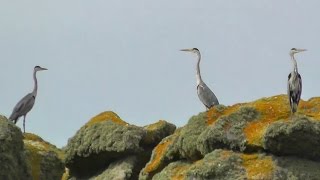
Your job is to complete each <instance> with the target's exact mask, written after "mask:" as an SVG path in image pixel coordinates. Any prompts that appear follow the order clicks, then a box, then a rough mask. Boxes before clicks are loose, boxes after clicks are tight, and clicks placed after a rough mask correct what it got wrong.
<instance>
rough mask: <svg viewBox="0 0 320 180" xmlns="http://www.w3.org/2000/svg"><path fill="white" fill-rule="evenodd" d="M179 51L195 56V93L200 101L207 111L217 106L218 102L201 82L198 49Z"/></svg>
mask: <svg viewBox="0 0 320 180" xmlns="http://www.w3.org/2000/svg"><path fill="white" fill-rule="evenodd" d="M181 51H187V52H191V53H194V54H196V55H197V58H198V62H197V67H196V71H197V74H196V78H197V93H198V96H199V99H200V101H201V102H202V103H203V104H204V105H205V106H206V108H207V109H210V108H211V107H212V106H215V105H218V104H219V101H218V99H217V97H216V96H215V95H214V93H213V92H212V91H211V90H210V89H209V87H208V86H207V85H206V84H205V83H204V82H203V80H202V78H201V74H200V60H201V54H200V51H199V49H197V48H192V49H181Z"/></svg>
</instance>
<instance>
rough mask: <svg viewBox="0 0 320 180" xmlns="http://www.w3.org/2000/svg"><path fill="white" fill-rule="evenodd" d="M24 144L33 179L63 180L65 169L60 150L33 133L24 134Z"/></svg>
mask: <svg viewBox="0 0 320 180" xmlns="http://www.w3.org/2000/svg"><path fill="white" fill-rule="evenodd" d="M23 142H24V147H25V154H26V157H27V158H26V162H27V164H28V166H29V168H30V169H31V175H32V179H35V180H36V179H46V180H50V179H52V180H56V179H61V177H62V174H63V173H64V169H65V168H64V163H63V161H64V154H63V152H62V151H61V150H60V149H58V148H56V147H55V146H54V145H52V144H50V143H48V142H46V141H44V140H43V139H42V138H40V137H39V136H37V135H34V134H31V133H25V134H24V139H23Z"/></svg>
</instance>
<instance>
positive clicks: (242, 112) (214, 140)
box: [139, 95, 320, 179]
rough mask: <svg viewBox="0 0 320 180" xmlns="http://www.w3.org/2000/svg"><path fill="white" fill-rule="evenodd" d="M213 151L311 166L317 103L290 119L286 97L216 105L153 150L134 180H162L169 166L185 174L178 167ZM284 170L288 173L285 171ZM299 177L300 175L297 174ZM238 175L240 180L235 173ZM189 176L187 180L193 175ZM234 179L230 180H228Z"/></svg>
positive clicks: (317, 145)
mask: <svg viewBox="0 0 320 180" xmlns="http://www.w3.org/2000/svg"><path fill="white" fill-rule="evenodd" d="M217 149H228V150H230V151H231V150H232V151H234V152H237V153H244V154H250V153H251V154H252V153H253V154H254V153H255V154H257V153H261V152H265V153H272V154H270V157H271V158H272V159H273V160H275V161H277V162H278V161H279V162H280V161H281V160H280V158H275V157H276V156H285V157H287V156H294V157H296V158H298V159H299V161H300V160H301V161H306V162H308V163H307V164H312V163H311V162H312V161H308V160H307V159H309V160H313V161H317V162H316V163H318V161H319V160H320V154H319V152H320V98H312V99H310V100H308V101H303V100H301V103H300V105H299V109H298V112H297V113H296V114H294V115H291V113H290V109H289V103H288V98H287V96H286V95H279V96H273V97H270V98H262V99H259V100H256V101H253V102H249V103H241V104H235V105H233V106H228V107H226V106H223V105H218V106H215V107H213V108H211V109H210V110H209V111H207V112H202V113H200V114H199V115H197V116H193V117H192V118H191V119H190V120H189V122H188V124H187V125H185V126H184V127H182V128H180V129H178V130H176V131H175V133H174V134H172V135H171V136H169V137H167V138H165V139H163V140H162V141H161V142H160V143H159V144H158V145H157V146H156V147H155V148H154V150H153V152H152V156H151V159H150V161H149V162H148V163H147V164H146V166H145V167H144V168H143V170H142V171H141V172H140V176H139V178H140V179H152V178H153V177H154V178H156V177H157V178H158V177H159V178H160V179H161V178H162V177H164V176H163V175H165V174H166V175H168V174H170V172H172V171H173V170H174V169H175V168H173V167H179V168H178V170H179V172H180V173H181V172H185V171H182V169H180V165H183V166H184V167H185V166H186V163H189V164H190V163H191V164H193V163H194V162H197V161H202V160H205V158H208V157H207V156H208V154H211V153H212V152H214V151H215V150H217ZM210 156H211V155H210ZM248 157H250V156H248ZM292 159H293V158H292ZM284 161H291V160H290V159H289V160H288V159H285V160H284ZM309 162H310V163H309ZM226 163H227V162H226ZM280 164H281V163H280ZM280 164H277V165H278V166H279V168H278V169H277V171H272V172H280V169H281V168H280V167H281V165H280ZM207 166H209V165H207ZM192 167H193V166H192ZM257 167H258V166H257ZM257 167H256V168H257ZM166 168H167V169H166ZM183 169H184V168H183ZM163 170H164V171H163ZM175 170H176V169H175ZM189 170H190V169H189ZM189 170H188V173H189V174H190V173H191V171H189ZM206 171H207V170H206ZM284 171H288V169H286V168H285V169H284ZM161 172H163V173H161ZM159 173H160V174H159ZM215 173H216V172H215ZM301 173H302V174H303V172H302V171H301ZM305 173H308V171H306V172H305ZM191 174H192V173H191ZM196 174H197V173H196ZM198 174H199V173H198ZM280 174H281V173H280ZM155 175H156V176H155ZM224 176H226V174H224ZM237 176H239V177H240V175H239V174H237ZM283 176H285V177H289V176H290V175H288V174H285V175H283ZM188 177H191V178H192V177H193V175H192V176H191V175H190V176H188ZM212 177H214V178H217V179H219V178H220V175H219V174H215V175H214V176H210V178H212ZM221 177H222V176H221ZM226 177H227V176H226ZM235 177H236V176H230V178H235ZM244 177H245V176H244ZM266 177H274V178H280V177H282V176H279V177H278V176H277V177H276V176H269V175H268V176H266ZM293 177H298V176H297V175H294V176H293ZM199 178H200V179H201V178H204V179H206V177H205V176H199Z"/></svg>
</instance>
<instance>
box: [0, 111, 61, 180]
mask: <svg viewBox="0 0 320 180" xmlns="http://www.w3.org/2000/svg"><path fill="white" fill-rule="evenodd" d="M63 172H64V164H63V153H62V151H61V150H59V149H58V148H56V147H55V146H53V145H51V144H50V143H48V142H46V141H44V140H43V139H41V138H40V137H38V136H36V135H34V134H29V133H25V134H22V132H21V130H20V129H19V128H18V127H17V126H15V125H14V124H13V123H12V122H11V121H9V120H8V119H7V118H5V117H3V116H1V117H0V179H5V180H11V179H12V180H19V179H23V180H39V179H47V180H51V179H52V180H56V179H60V178H61V177H62V174H63Z"/></svg>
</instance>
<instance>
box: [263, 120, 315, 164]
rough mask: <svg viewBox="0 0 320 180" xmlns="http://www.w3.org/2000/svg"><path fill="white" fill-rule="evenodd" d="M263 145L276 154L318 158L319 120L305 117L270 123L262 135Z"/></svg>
mask: <svg viewBox="0 0 320 180" xmlns="http://www.w3.org/2000/svg"><path fill="white" fill-rule="evenodd" d="M263 147H264V148H265V149H266V150H268V151H270V152H272V153H274V154H277V155H295V156H298V157H305V158H309V159H312V160H318V161H319V160H320V122H318V121H313V120H311V119H310V118H307V117H294V118H293V119H292V120H291V121H279V122H276V123H273V124H271V125H270V126H269V127H268V128H267V130H266V133H265V135H264V136H263Z"/></svg>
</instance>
